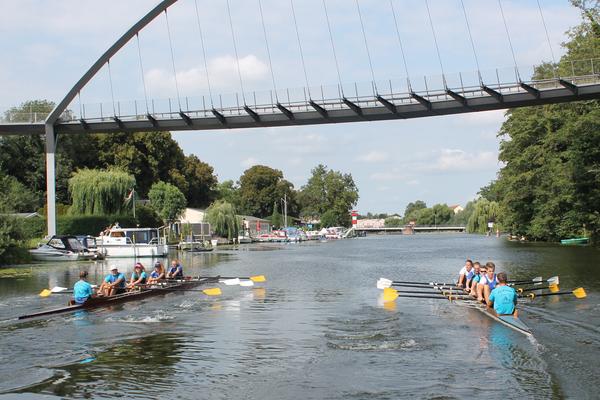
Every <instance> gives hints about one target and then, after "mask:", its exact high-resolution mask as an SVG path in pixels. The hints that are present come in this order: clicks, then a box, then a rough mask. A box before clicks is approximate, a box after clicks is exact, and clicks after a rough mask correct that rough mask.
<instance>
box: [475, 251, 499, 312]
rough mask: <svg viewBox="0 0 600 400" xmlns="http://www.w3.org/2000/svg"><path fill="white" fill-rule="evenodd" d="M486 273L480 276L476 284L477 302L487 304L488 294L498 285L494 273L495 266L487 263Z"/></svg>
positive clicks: (489, 262)
mask: <svg viewBox="0 0 600 400" xmlns="http://www.w3.org/2000/svg"><path fill="white" fill-rule="evenodd" d="M485 269H486V273H485V274H482V275H481V278H480V279H479V283H478V284H477V301H481V302H485V303H486V304H487V303H489V299H490V293H491V291H492V290H494V288H495V287H496V284H497V283H498V277H497V276H496V274H495V273H494V272H495V271H496V265H495V264H494V263H493V262H491V261H488V262H487V263H486V264H485Z"/></svg>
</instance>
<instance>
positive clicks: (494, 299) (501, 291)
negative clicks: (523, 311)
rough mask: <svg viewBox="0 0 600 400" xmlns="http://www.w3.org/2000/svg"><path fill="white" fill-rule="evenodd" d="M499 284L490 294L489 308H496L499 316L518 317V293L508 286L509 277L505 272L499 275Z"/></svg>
mask: <svg viewBox="0 0 600 400" xmlns="http://www.w3.org/2000/svg"><path fill="white" fill-rule="evenodd" d="M497 279H498V283H497V284H496V287H495V288H494V290H492V292H491V293H490V297H489V302H488V304H487V305H488V307H492V306H493V307H494V311H495V312H496V314H497V315H514V316H515V317H516V316H517V309H516V306H517V298H518V296H517V291H516V290H515V289H514V288H512V287H510V286H508V285H507V284H506V282H507V281H508V277H507V276H506V273H505V272H499V273H498V275H497Z"/></svg>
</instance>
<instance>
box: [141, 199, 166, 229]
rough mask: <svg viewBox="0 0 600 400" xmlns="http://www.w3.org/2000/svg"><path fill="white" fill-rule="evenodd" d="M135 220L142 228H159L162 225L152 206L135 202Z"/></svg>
mask: <svg viewBox="0 0 600 400" xmlns="http://www.w3.org/2000/svg"><path fill="white" fill-rule="evenodd" d="M135 220H136V224H137V225H138V226H140V227H143V228H159V227H161V226H162V225H163V221H162V219H161V218H160V216H159V215H158V214H157V213H156V211H155V210H154V209H153V208H152V207H148V206H141V205H137V204H136V206H135Z"/></svg>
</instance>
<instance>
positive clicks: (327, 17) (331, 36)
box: [322, 0, 344, 96]
mask: <svg viewBox="0 0 600 400" xmlns="http://www.w3.org/2000/svg"><path fill="white" fill-rule="evenodd" d="M322 2H323V9H324V10H325V19H326V20H327V29H328V30H329V41H330V42H331V50H332V52H333V60H334V61H335V70H336V71H337V76H338V83H339V85H340V90H341V91H342V96H344V87H343V86H342V75H341V74H340V66H339V64H338V59H337V54H336V52H335V45H334V43H333V33H332V31H331V24H330V23H329V13H328V12H327V4H325V0H323V1H322Z"/></svg>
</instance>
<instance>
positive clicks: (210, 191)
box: [182, 154, 218, 207]
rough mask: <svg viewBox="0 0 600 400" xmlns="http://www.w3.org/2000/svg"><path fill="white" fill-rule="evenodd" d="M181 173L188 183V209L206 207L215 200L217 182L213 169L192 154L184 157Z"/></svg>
mask: <svg viewBox="0 0 600 400" xmlns="http://www.w3.org/2000/svg"><path fill="white" fill-rule="evenodd" d="M182 172H183V176H184V177H185V179H186V181H187V183H188V191H187V193H186V197H187V200H188V204H189V205H190V207H207V206H208V205H210V204H211V203H212V202H213V201H214V200H215V199H216V196H217V190H216V189H217V183H218V181H217V177H216V176H215V174H214V169H213V167H211V166H210V165H208V164H207V163H205V162H203V161H200V160H199V159H198V157H196V156H195V155H193V154H192V155H189V156H187V157H185V159H184V162H183V171H182Z"/></svg>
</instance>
